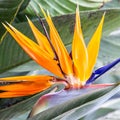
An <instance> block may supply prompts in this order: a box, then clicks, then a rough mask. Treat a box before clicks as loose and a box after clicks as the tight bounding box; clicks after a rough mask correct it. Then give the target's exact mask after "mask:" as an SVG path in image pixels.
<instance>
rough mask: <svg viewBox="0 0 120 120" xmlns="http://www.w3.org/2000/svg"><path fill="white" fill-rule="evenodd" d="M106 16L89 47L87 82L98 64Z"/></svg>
mask: <svg viewBox="0 0 120 120" xmlns="http://www.w3.org/2000/svg"><path fill="white" fill-rule="evenodd" d="M104 16H105V14H104V15H103V17H102V19H101V21H100V23H99V25H98V27H97V29H96V31H95V33H94V34H93V36H92V38H91V40H90V42H89V44H88V46H87V50H88V58H89V62H88V70H87V73H86V80H87V79H88V78H89V77H90V75H91V74H92V71H93V68H94V65H95V63H96V59H97V56H98V52H99V47H100V40H101V34H102V27H103V22H104Z"/></svg>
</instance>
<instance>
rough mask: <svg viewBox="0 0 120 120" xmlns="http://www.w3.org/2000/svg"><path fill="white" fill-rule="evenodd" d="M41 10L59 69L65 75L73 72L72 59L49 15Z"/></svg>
mask: <svg viewBox="0 0 120 120" xmlns="http://www.w3.org/2000/svg"><path fill="white" fill-rule="evenodd" d="M42 12H43V14H44V16H45V19H46V21H47V23H48V25H49V28H50V38H51V41H52V44H53V46H54V48H55V51H56V53H57V56H58V59H59V62H60V66H61V69H62V71H63V72H64V73H65V74H66V75H70V74H73V69H72V60H71V58H70V56H69V53H68V52H67V49H66V48H65V46H64V44H63V42H62V40H61V38H60V36H59V34H58V32H57V30H56V28H55V26H54V24H53V22H52V19H51V17H50V15H49V14H48V16H47V15H46V13H45V12H44V10H43V9H42Z"/></svg>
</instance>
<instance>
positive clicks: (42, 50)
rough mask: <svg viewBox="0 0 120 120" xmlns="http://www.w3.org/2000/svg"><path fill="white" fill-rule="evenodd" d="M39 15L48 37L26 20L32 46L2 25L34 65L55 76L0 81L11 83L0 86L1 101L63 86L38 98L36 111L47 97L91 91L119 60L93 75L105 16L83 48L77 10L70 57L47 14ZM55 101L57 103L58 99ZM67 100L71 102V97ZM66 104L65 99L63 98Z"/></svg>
mask: <svg viewBox="0 0 120 120" xmlns="http://www.w3.org/2000/svg"><path fill="white" fill-rule="evenodd" d="M42 12H43V14H44V16H45V19H46V21H47V23H48V26H49V30H50V35H48V34H47V32H46V30H45V28H44V30H45V32H46V35H44V34H42V33H41V32H40V31H39V30H38V29H37V28H36V27H35V25H34V24H33V23H32V22H31V20H30V19H29V18H27V19H28V23H29V25H30V28H31V30H32V32H33V34H34V36H35V38H36V40H37V42H38V43H35V42H34V41H32V40H31V39H30V38H28V37H27V36H25V35H23V34H22V33H21V32H19V31H18V30H17V29H16V28H14V27H13V26H12V25H10V24H8V23H7V25H5V24H3V25H4V27H5V28H6V29H7V31H8V32H9V33H10V34H11V36H12V37H13V38H14V39H15V40H16V42H17V43H18V44H19V45H20V46H21V47H22V48H23V49H24V51H25V52H26V53H27V54H28V55H29V56H30V57H31V58H32V59H33V60H34V61H36V62H37V63H38V64H39V65H40V66H42V67H43V68H45V69H47V70H48V71H50V72H51V73H53V74H54V75H55V76H52V75H51V76H50V75H33V76H17V77H6V78H0V81H1V82H9V83H12V84H7V85H3V86H0V90H2V91H3V92H1V93H0V98H11V97H20V96H28V95H32V94H36V93H39V92H41V91H43V90H45V89H47V88H49V87H51V86H52V85H53V84H55V83H61V84H64V86H65V87H64V89H63V91H62V92H55V91H56V90H53V91H51V93H49V94H47V95H46V96H43V97H42V98H40V100H39V101H38V102H37V103H36V105H35V107H36V106H37V105H38V104H40V107H39V108H42V107H41V106H42V105H43V103H44V102H45V101H49V100H50V99H51V97H50V96H52V97H53V98H54V95H56V94H59V95H60V94H63V93H64V94H66V92H67V94H68V93H71V92H72V96H73V93H75V92H73V91H74V90H76V89H77V90H78V92H77V94H79V92H80V90H81V91H82V89H83V88H86V87H94V86H95V85H92V84H91V83H92V82H94V81H95V80H96V79H97V78H98V77H100V76H101V75H102V74H104V73H105V72H107V71H108V70H109V69H111V68H112V67H113V66H114V65H116V64H117V63H118V62H119V61H120V59H118V60H116V61H114V62H112V63H110V64H108V65H106V66H103V67H101V68H99V69H97V70H95V71H94V66H95V63H96V59H97V56H98V52H99V47H100V40H101V34H102V27H103V22H104V16H105V15H104V14H103V16H102V19H101V21H100V23H99V25H98V27H97V29H96V31H95V33H94V34H93V36H92V38H91V40H90V41H89V43H88V45H87V46H86V44H85V42H84V37H83V33H82V29H81V22H80V16H79V9H78V8H77V9H76V18H75V20H76V21H75V27H74V35H73V41H72V50H71V53H68V51H67V49H66V48H65V46H64V44H63V42H62V40H61V38H60V36H59V34H58V32H57V30H56V28H55V26H54V24H53V22H52V19H51V17H50V15H49V13H47V14H46V13H45V12H44V10H43V9H42ZM56 76H57V77H56ZM107 85H109V84H104V85H103V84H100V85H96V87H99V86H107ZM110 85H111V84H110ZM75 95H76V94H75ZM72 96H71V97H72ZM66 97H67V95H66ZM48 98H49V99H48ZM57 98H59V99H60V97H57ZM68 98H70V95H69V97H68ZM66 100H68V99H67V98H66ZM64 101H65V100H64ZM54 104H55V103H54ZM56 104H57V103H56ZM36 109H37V108H36ZM32 114H33V113H32Z"/></svg>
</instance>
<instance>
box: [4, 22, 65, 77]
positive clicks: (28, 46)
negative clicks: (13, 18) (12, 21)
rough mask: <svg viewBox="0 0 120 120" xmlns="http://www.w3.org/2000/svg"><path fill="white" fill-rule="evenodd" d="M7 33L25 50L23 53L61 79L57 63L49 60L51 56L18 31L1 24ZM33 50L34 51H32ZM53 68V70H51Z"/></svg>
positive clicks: (51, 59) (52, 59)
mask: <svg viewBox="0 0 120 120" xmlns="http://www.w3.org/2000/svg"><path fill="white" fill-rule="evenodd" d="M3 25H4V27H5V28H6V29H7V31H8V32H9V33H10V34H11V35H12V36H13V38H14V39H15V40H16V41H17V42H18V43H19V45H20V46H21V47H22V48H23V49H24V50H25V52H26V53H27V54H28V55H29V56H30V57H31V58H32V59H33V60H35V61H36V62H37V63H38V64H40V65H41V66H43V67H44V68H46V69H47V70H49V71H51V72H52V73H54V74H56V75H57V76H60V77H63V75H62V73H61V70H60V68H59V67H58V65H57V64H58V62H57V61H55V60H54V58H51V56H50V55H49V54H48V53H47V52H46V51H45V50H43V49H42V48H40V46H38V45H37V44H36V43H35V42H33V41H32V40H30V39H29V38H27V37H26V36H24V35H23V34H22V33H20V32H19V31H18V30H16V29H15V28H14V27H13V26H11V25H9V26H10V28H11V29H12V30H11V29H10V28H9V27H7V26H6V25H5V24H3ZM33 48H34V49H33ZM53 66H54V68H53Z"/></svg>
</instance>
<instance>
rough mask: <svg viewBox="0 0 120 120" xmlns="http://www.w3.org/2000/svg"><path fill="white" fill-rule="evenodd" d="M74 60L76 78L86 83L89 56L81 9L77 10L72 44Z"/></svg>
mask: <svg viewBox="0 0 120 120" xmlns="http://www.w3.org/2000/svg"><path fill="white" fill-rule="evenodd" d="M72 58H73V63H74V71H75V76H76V77H77V78H79V80H80V81H84V80H85V72H86V69H87V65H88V54H87V48H86V45H85V43H84V39H83V34H82V30H81V24H80V16H79V7H77V9H76V23H75V29H74V36H73V42H72Z"/></svg>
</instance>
